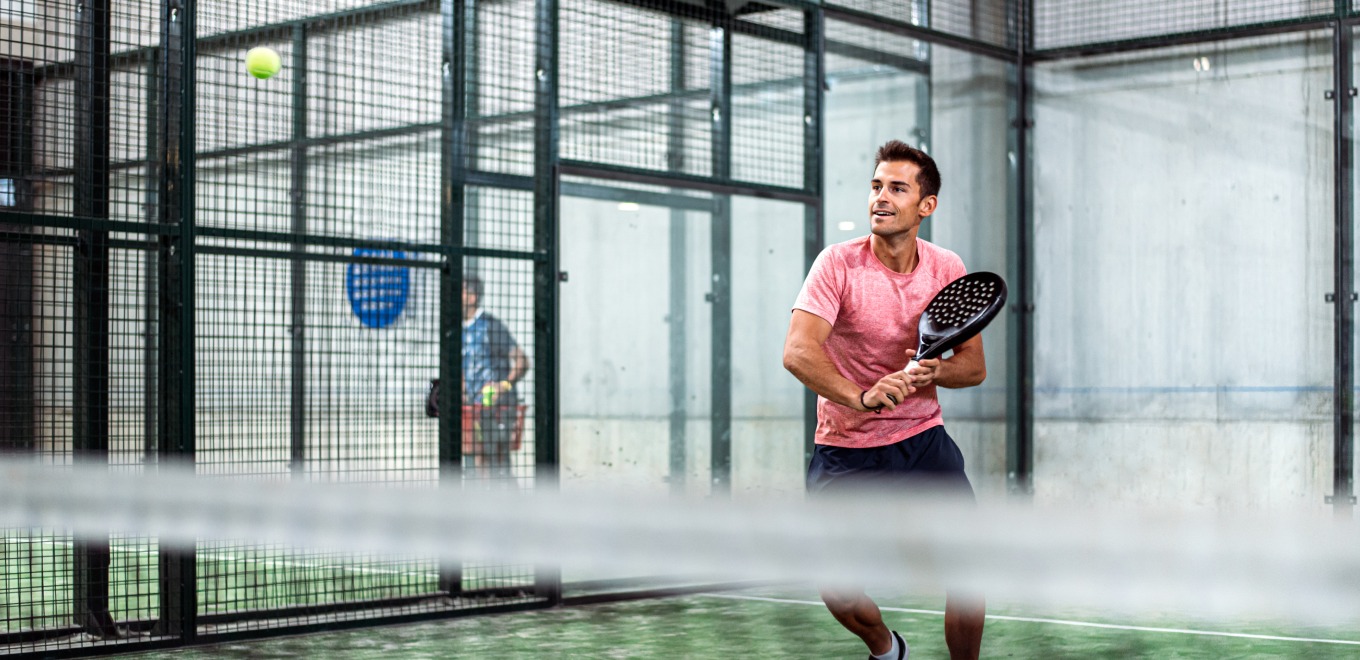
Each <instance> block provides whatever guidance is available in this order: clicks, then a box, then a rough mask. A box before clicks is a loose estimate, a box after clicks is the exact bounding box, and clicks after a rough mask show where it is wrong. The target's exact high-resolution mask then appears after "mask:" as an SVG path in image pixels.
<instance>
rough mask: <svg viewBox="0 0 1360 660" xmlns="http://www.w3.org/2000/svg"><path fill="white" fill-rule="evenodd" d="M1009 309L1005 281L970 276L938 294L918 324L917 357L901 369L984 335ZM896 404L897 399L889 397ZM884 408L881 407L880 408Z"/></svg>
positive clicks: (986, 274)
mask: <svg viewBox="0 0 1360 660" xmlns="http://www.w3.org/2000/svg"><path fill="white" fill-rule="evenodd" d="M1005 306H1006V282H1005V280H1003V279H1001V276H1000V275H997V274H996V273H989V272H986V271H981V272H977V273H969V274H967V275H964V276H963V277H960V278H959V279H957V280H954V281H953V282H950V283H949V284H948V285H946V286H945V287H944V288H943V289H940V292H939V293H937V294H935V297H934V298H933V299H931V301H930V304H929V305H926V309H925V311H924V312H922V313H921V321H920V323H919V324H918V325H917V334H918V335H919V337H920V339H919V340H918V341H917V344H916V355H915V356H914V357H913V358H912V360H911V362H909V363H907V366H906V368H905V369H903V370H902V373H903V375H908V374H909V373H910V372H911V370H912V369H913V368H915V367H916V365H917V364H919V363H920V361H921V360H933V359H935V358H938V357H940V356H941V355H944V353H945V351H948V350H950V349H953V348H954V347H956V346H958V345H959V344H962V343H963V342H965V341H968V340H969V339H972V338H973V336H974V335H976V334H978V333H979V332H982V329H983V328H985V327H987V324H988V323H991V322H992V319H994V318H996V315H997V314H998V313H999V312H1000V311H1001V308H1002V307H1005ZM886 396H887V397H888V398H889V399H891V400H892V402H893V405H897V404H898V403H899V401H897V397H895V396H893V395H891V394H888V395H886ZM881 407H882V406H880V408H881Z"/></svg>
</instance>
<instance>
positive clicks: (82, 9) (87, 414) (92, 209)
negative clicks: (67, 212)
mask: <svg viewBox="0 0 1360 660" xmlns="http://www.w3.org/2000/svg"><path fill="white" fill-rule="evenodd" d="M76 21H77V25H76V46H75V58H76V61H75V76H76V85H75V99H74V101H75V106H76V107H75V135H74V136H73V138H74V139H73V144H74V162H75V177H74V181H73V184H74V185H73V189H74V190H73V193H74V199H73V200H72V203H73V206H72V211H73V212H74V213H75V214H76V215H78V216H82V217H89V218H107V217H108V216H109V148H110V138H109V130H110V123H109V115H110V92H111V89H110V78H111V75H110V69H109V51H110V48H111V35H112V26H113V17H112V6H111V2H110V0H80V2H79V4H78V5H77V11H76ZM109 257H110V253H109V232H108V231H106V230H102V229H98V228H81V229H80V230H79V231H78V232H77V241H76V248H75V250H74V254H73V259H72V262H73V263H72V267H73V273H72V286H73V292H72V303H73V305H72V306H73V315H74V318H73V325H74V333H73V335H72V344H73V346H72V348H73V350H72V365H71V371H72V375H73V384H74V392H73V404H72V408H73V413H74V419H73V425H72V448H73V449H74V454H75V460H77V461H83V462H90V463H101V464H107V463H108V451H109V296H110V294H109V284H110V274H109V270H110V263H109ZM71 558H72V563H73V566H72V579H71V587H72V599H73V602H72V608H71V612H72V614H73V615H74V617H75V619H76V623H77V624H78V625H80V626H81V627H82V628H84V629H85V630H86V631H88V632H89V633H90V634H92V635H96V636H98V637H110V636H116V635H117V630H116V628H115V626H114V622H113V618H112V616H111V615H110V613H109V563H110V559H111V556H110V551H109V538H108V536H107V534H105V535H104V536H103V537H101V538H97V539H94V538H88V537H87V538H80V539H76V540H75V541H74V543H73V545H72V550H71Z"/></svg>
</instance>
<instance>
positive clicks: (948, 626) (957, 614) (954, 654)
mask: <svg viewBox="0 0 1360 660" xmlns="http://www.w3.org/2000/svg"><path fill="white" fill-rule="evenodd" d="M986 620H987V601H986V599H984V598H983V597H982V596H981V595H978V594H961V593H957V592H949V593H948V594H946V595H945V601H944V642H945V644H948V645H949V657H950V658H951V659H952V660H977V657H978V653H980V652H981V651H982V626H983V624H984V623H986Z"/></svg>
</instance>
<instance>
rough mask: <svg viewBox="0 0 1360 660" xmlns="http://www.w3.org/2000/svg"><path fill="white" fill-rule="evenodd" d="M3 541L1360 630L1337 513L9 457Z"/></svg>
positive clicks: (1359, 567)
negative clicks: (780, 585)
mask: <svg viewBox="0 0 1360 660" xmlns="http://www.w3.org/2000/svg"><path fill="white" fill-rule="evenodd" d="M0 527H7V528H29V527H33V528H37V527H41V528H49V529H62V530H70V531H71V532H72V533H73V534H75V535H77V536H101V535H106V534H108V533H110V532H115V533H124V534H136V535H147V536H154V537H156V538H158V539H159V541H160V542H161V544H162V545H164V546H167V547H182V548H186V549H190V548H193V547H194V544H195V542H196V540H198V539H204V538H233V539H249V540H251V541H255V542H259V543H280V544H290V545H295V546H306V547H320V548H332V549H335V550H348V551H369V552H380V553H390V554H399V555H405V556H410V555H431V556H439V557H442V558H445V559H449V560H464V561H478V562H496V563H501V564H542V565H570V566H571V567H573V569H579V570H583V571H588V570H596V569H598V570H603V571H611V572H614V573H615V574H618V573H623V572H626V573H628V574H634V575H646V574H657V575H661V574H677V573H695V574H708V575H715V576H721V577H730V578H732V579H741V580H746V579H789V580H799V581H817V582H822V583H832V584H835V583H853V584H861V585H865V586H869V587H873V586H877V585H888V586H893V587H906V588H920V589H931V590H934V589H940V588H943V587H949V588H958V589H968V590H975V591H980V592H982V593H985V594H986V595H987V596H988V598H989V599H997V600H1004V601H1008V602H1015V603H1032V604H1036V605H1043V606H1064V607H1069V606H1070V607H1077V608H1096V609H1100V610H1107V611H1124V612H1155V613H1161V612H1168V611H1185V612H1193V613H1195V614H1196V615H1197V616H1200V617H1224V618H1240V617H1248V616H1250V617H1256V616H1269V617H1273V618H1277V619H1281V620H1288V621H1297V622H1307V623H1331V622H1337V621H1347V620H1349V621H1354V620H1357V618H1360V589H1357V588H1356V585H1360V529H1357V526H1356V524H1355V523H1354V522H1338V521H1335V520H1333V519H1331V518H1330V517H1325V516H1320V515H1318V516H1311V517H1310V516H1298V515H1279V516H1264V515H1262V516H1254V517H1245V516H1243V517H1213V516H1209V515H1206V514H1198V515H1197V514H1184V513H1181V514H1177V513H1168V512H1160V513H1147V512H1141V513H1140V512H1135V511H1128V510H1123V511H1094V510H1078V509H1061V508H1038V507H990V506H980V507H962V506H957V505H950V504H948V503H943V502H938V501H931V500H927V499H904V498H903V496H902V495H901V494H900V493H886V492H866V493H863V494H861V495H859V496H856V497H846V498H842V499H836V500H832V501H816V502H808V503H804V502H739V501H738V502H734V501H726V500H717V499H701V500H695V499H669V498H652V497H646V496H639V495H637V494H633V493H619V492H573V493H539V494H531V495H530V494H523V493H516V492H494V491H492V492H484V491H475V492H474V491H462V490H458V489H444V490H435V489H415V488H392V487H387V488H380V487H376V486H366V485H338V484H314V483H299V482H286V481H259V480H250V481H245V480H233V479H227V478H220V477H212V478H207V477H195V476H194V475H193V474H192V473H190V472H185V471H178V470H171V469H167V468H166V467H165V466H162V467H161V468H160V469H159V470H158V471H154V472H150V473H147V474H142V475H120V474H116V473H111V472H110V471H109V470H108V469H107V468H102V469H101V468H97V467H81V466H76V467H72V466H60V467H53V466H43V465H38V464H35V463H31V462H13V461H10V462H0Z"/></svg>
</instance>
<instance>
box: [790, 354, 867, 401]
mask: <svg viewBox="0 0 1360 660" xmlns="http://www.w3.org/2000/svg"><path fill="white" fill-rule="evenodd" d="M784 368H786V369H788V370H789V373H792V374H793V375H794V377H795V378H797V379H798V380H799V381H802V383H803V384H804V385H806V386H807V388H808V389H810V390H812V391H813V392H816V393H817V394H818V395H820V396H822V397H824V398H826V399H827V400H829V401H834V402H836V403H839V404H841V405H843V406H846V407H849V408H853V409H855V410H863V409H864V407H863V406H862V405H861V404H860V400H859V396H860V394H861V393H862V392H863V389H862V388H861V387H860V386H859V385H856V384H855V383H853V382H851V381H850V380H849V379H848V378H846V377H845V376H842V375H841V373H840V372H839V371H837V370H836V365H834V364H832V363H831V359H830V358H828V357H826V353H824V352H822V351H821V350H820V347H818V349H817V350H813V349H810V348H805V349H801V350H796V351H792V352H791V354H790V355H788V356H787V357H786V358H785V359H784Z"/></svg>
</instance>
